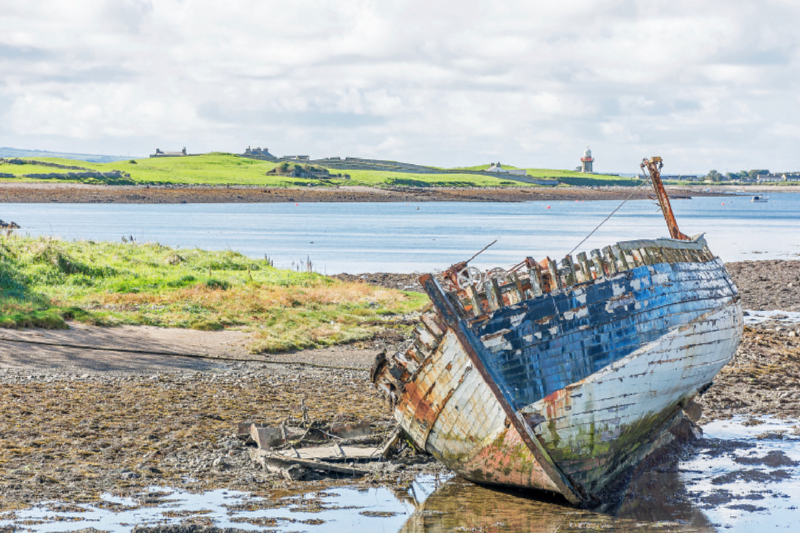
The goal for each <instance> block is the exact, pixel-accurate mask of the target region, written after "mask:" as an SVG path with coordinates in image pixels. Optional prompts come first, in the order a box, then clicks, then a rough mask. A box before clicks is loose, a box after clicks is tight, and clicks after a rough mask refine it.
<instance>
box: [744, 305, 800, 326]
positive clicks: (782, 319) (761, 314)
mask: <svg viewBox="0 0 800 533" xmlns="http://www.w3.org/2000/svg"><path fill="white" fill-rule="evenodd" d="M764 322H776V323H778V324H800V312H797V311H754V310H752V309H747V310H745V315H744V323H745V324H763V323H764Z"/></svg>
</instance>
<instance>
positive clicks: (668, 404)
mask: <svg viewBox="0 0 800 533" xmlns="http://www.w3.org/2000/svg"><path fill="white" fill-rule="evenodd" d="M617 246H618V249H619V254H618V256H617V257H618V261H615V264H613V265H611V264H609V265H606V266H603V265H602V264H598V263H595V266H596V268H595V270H593V271H589V270H586V271H584V278H585V279H584V280H583V281H582V282H580V283H578V282H576V283H572V284H566V283H560V282H557V281H555V279H554V278H553V279H550V280H549V282H550V284H551V285H552V287H551V290H550V291H549V292H544V293H542V294H540V295H538V296H533V297H531V296H532V295H533V293H534V292H536V291H535V283H536V282H535V281H531V283H530V289H526V290H519V289H520V288H522V286H523V284H521V283H519V279H516V280H515V281H516V286H517V288H518V289H517V290H515V289H514V283H508V284H507V285H508V287H510V289H508V292H503V290H499V291H496V292H494V290H493V289H492V287H491V286H487V289H486V291H487V296H486V300H487V301H485V302H481V301H479V300H480V299H476V298H475V295H474V294H473V295H472V302H473V307H472V309H471V310H470V308H469V307H470V306H469V305H462V304H463V299H462V301H461V302H459V300H458V297H457V295H455V294H453V293H451V294H449V295H448V294H447V293H446V292H445V291H444V289H442V287H441V285H440V284H439V283H437V282H436V281H435V280H434V279H433V278H432V277H430V276H427V277H426V276H424V277H423V278H422V281H423V285H424V286H425V288H426V291H427V292H428V294H429V296H430V297H431V300H432V302H433V305H434V310H433V311H431V312H429V313H427V314H426V315H425V316H423V320H422V323H421V325H420V327H419V328H418V339H417V341H416V342H415V343H414V345H413V346H411V347H410V348H409V350H408V351H406V352H405V353H404V354H397V355H395V356H394V357H393V358H386V359H384V360H382V361H379V362H378V364H377V365H376V367H375V368H374V369H373V381H374V382H375V383H376V385H377V386H378V388H379V389H380V390H382V391H383V392H384V393H385V394H386V395H387V397H389V398H391V399H392V401H393V402H394V404H395V417H396V419H397V421H398V422H399V423H400V425H401V426H402V427H403V428H404V429H405V430H406V431H407V433H408V434H409V435H410V436H411V438H412V439H413V440H414V442H415V443H416V444H417V445H418V446H420V447H421V448H424V449H425V450H427V451H428V452H430V453H431V454H432V455H433V456H435V457H436V458H437V459H439V460H440V461H442V462H444V463H445V464H446V465H447V466H448V467H449V468H451V469H452V470H454V471H455V472H456V473H458V474H459V475H461V476H463V477H464V478H466V479H469V480H472V481H476V482H482V483H491V484H498V485H506V486H516V487H525V488H532V489H539V490H546V491H552V492H557V493H561V494H563V495H564V496H565V497H567V499H569V500H570V501H571V502H573V503H576V504H588V503H591V502H593V501H596V500H597V497H598V496H597V495H598V494H600V493H601V492H602V491H603V490H604V489H605V488H606V487H608V486H609V485H610V484H611V483H612V482H613V481H614V480H615V479H616V478H617V477H618V476H619V475H620V474H621V473H622V472H624V471H625V470H626V469H627V468H629V467H631V466H635V465H636V464H637V463H638V462H639V461H641V460H642V459H643V458H644V457H645V456H647V455H648V454H649V453H650V452H652V451H653V450H654V449H656V448H658V447H659V446H661V445H663V444H665V443H667V442H669V441H670V440H671V438H672V435H671V433H670V432H669V429H670V427H671V424H673V423H674V422H675V421H676V420H678V419H679V418H680V417H681V416H682V411H681V409H682V407H683V406H684V405H686V403H687V402H689V401H690V400H691V399H692V398H693V397H694V396H695V395H696V394H698V392H700V391H702V390H703V389H704V388H705V387H707V386H708V385H709V384H710V383H711V381H712V379H713V377H714V376H715V375H716V374H717V372H719V370H720V369H721V368H722V366H724V365H725V364H726V363H727V362H728V361H730V359H731V358H732V356H733V354H734V353H735V350H736V347H737V345H738V343H739V340H740V338H741V331H742V312H741V307H740V305H739V303H738V301H739V298H738V293H737V290H736V287H735V285H734V284H733V283H732V281H731V280H730V277H729V275H728V273H727V271H726V270H725V267H724V265H723V264H722V262H721V261H720V260H719V259H718V258H714V257H713V256H712V255H711V253H710V252H709V251H708V249H707V247H706V246H705V241H704V240H702V237H701V238H699V239H696V240H694V241H688V242H686V241H673V240H671V239H663V240H655V241H635V242H631V243H620V244H619V245H617ZM628 260H629V261H628ZM568 263H570V265H569V266H572V264H571V259H570V261H568ZM575 266H576V267H578V266H580V265H575ZM619 267H624V268H619ZM567 270H569V268H567ZM569 274H570V272H561V273H560V274H558V275H563V276H564V277H563V281H566V280H568V279H569ZM587 274H589V275H587ZM530 275H531V278H534V277H535V276H536V275H537V274H536V273H534V272H532V273H531V274H530ZM559 284H561V285H564V286H562V287H558V285H559ZM492 292H494V294H492ZM515 295H516V296H515ZM493 302H495V305H494V307H496V309H493V310H491V312H488V313H482V312H481V311H484V310H485V309H487V308H488V307H492V304H493ZM479 305H480V306H481V307H480V308H479V307H478V306H479Z"/></svg>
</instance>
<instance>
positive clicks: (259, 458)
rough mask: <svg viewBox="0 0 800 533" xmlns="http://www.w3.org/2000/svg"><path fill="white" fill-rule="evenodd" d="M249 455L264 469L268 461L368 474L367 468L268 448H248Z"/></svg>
mask: <svg viewBox="0 0 800 533" xmlns="http://www.w3.org/2000/svg"><path fill="white" fill-rule="evenodd" d="M250 457H251V458H252V459H253V460H254V461H256V462H258V463H260V464H261V466H263V467H264V468H265V469H266V468H267V467H268V465H269V463H278V464H281V465H287V466H292V465H297V466H301V467H304V468H310V469H312V470H322V471H325V472H335V473H337V474H346V475H348V476H366V475H367V474H369V471H367V470H360V469H358V468H354V467H351V466H342V465H337V464H331V463H328V462H324V461H319V460H315V459H302V458H299V457H288V456H286V455H283V454H279V453H275V452H271V451H269V450H250Z"/></svg>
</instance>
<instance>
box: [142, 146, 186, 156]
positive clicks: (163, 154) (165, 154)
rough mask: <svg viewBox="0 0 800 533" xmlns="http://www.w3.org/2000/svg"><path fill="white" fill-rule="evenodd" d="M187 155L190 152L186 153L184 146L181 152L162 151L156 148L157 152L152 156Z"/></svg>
mask: <svg viewBox="0 0 800 533" xmlns="http://www.w3.org/2000/svg"><path fill="white" fill-rule="evenodd" d="M186 155H189V154H187V153H186V147H185V146H184V147H183V150H181V151H180V152H162V151H161V150H159V149H158V148H156V153H154V154H153V155H151V156H150V157H184V156H186Z"/></svg>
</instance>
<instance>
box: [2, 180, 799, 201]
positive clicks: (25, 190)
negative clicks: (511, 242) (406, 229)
mask: <svg viewBox="0 0 800 533" xmlns="http://www.w3.org/2000/svg"><path fill="white" fill-rule="evenodd" d="M704 189H705V188H703V187H694V188H690V187H668V190H669V192H670V195H673V196H674V197H676V198H686V197H692V196H721V195H728V194H731V193H732V192H735V191H734V190H727V191H717V189H721V188H718V187H715V188H714V190H713V191H712V192H705V191H704ZM798 191H800V188H799V189H798ZM632 192H633V188H631V187H604V188H592V187H577V186H576V187H558V188H556V187H553V188H550V187H519V188H516V187H503V188H469V187H464V188H444V187H430V188H393V189H382V188H372V187H362V186H343V187H338V188H334V187H307V188H300V187H297V188H270V187H256V186H235V185H231V186H197V185H189V186H187V185H171V186H150V187H147V186H142V185H136V186H124V185H122V186H120V185H116V186H114V185H112V186H109V185H83V184H75V183H1V184H0V201H2V202H3V203H125V204H182V203H187V204H190V203H285V202H296V203H300V202H304V203H309V202H528V201H574V200H577V201H593V200H623V199H625V198H628V196H629V195H630V194H631V193H632ZM775 192H777V191H775ZM649 195H652V191H651V190H650V188H649V187H647V186H645V187H642V188H641V189H639V190H638V191H636V192H635V193H634V195H633V196H632V197H631V199H638V200H642V199H646V198H647V197H648V196H649Z"/></svg>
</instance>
